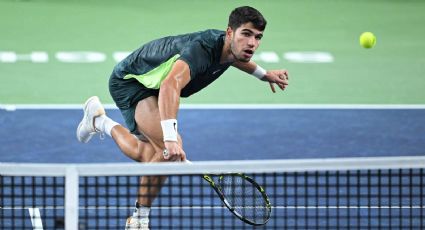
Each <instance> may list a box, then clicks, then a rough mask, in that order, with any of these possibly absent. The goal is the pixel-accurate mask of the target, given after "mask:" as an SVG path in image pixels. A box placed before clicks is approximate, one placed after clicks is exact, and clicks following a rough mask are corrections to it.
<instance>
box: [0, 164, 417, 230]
mask: <svg viewBox="0 0 425 230" xmlns="http://www.w3.org/2000/svg"><path fill="white" fill-rule="evenodd" d="M424 168H425V157H385V158H335V159H306V160H261V161H217V162H196V163H194V164H182V163H158V164H8V163H2V164H0V228H1V229H66V230H75V229H124V226H125V222H126V219H127V217H128V216H130V215H131V214H132V211H133V210H134V203H135V200H136V197H137V191H138V189H139V184H140V176H141V175H157V176H165V175H167V176H168V179H167V180H166V181H165V183H164V184H163V187H162V189H161V192H160V194H159V196H158V197H157V198H156V199H155V201H154V203H153V205H152V209H151V213H150V229H253V228H255V229H257V228H260V229H348V228H349V229H424V226H425V215H424V211H425V210H424V209H425V207H424V198H425V192H424V182H425V178H424V176H425V175H424ZM204 173H209V174H212V175H215V174H227V173H245V174H246V175H247V176H249V177H251V178H252V179H254V180H255V181H256V182H257V183H258V184H259V185H260V186H262V188H263V189H264V191H265V193H266V194H267V195H268V198H269V200H270V203H271V215H270V220H269V221H268V222H267V223H266V224H265V225H262V226H257V227H254V226H251V225H249V224H246V223H244V222H242V221H241V220H239V219H238V218H236V217H235V216H234V215H233V214H231V212H230V211H229V210H228V209H227V208H226V207H225V206H224V205H223V203H222V202H221V200H220V199H219V197H218V196H217V194H216V192H215V191H214V189H212V188H211V186H210V185H209V183H208V182H206V181H205V180H204V179H203V178H202V177H201V176H200V175H203V174H204ZM150 186H152V185H150Z"/></svg>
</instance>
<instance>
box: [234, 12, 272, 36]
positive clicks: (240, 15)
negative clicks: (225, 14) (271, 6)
mask: <svg viewBox="0 0 425 230" xmlns="http://www.w3.org/2000/svg"><path fill="white" fill-rule="evenodd" d="M248 22H251V23H252V24H253V25H254V28H255V29H257V30H261V31H264V29H265V28H266V24H267V21H266V19H265V18H264V17H263V15H262V14H261V13H260V12H259V11H258V10H256V9H254V8H252V7H250V6H241V7H238V8H236V9H234V10H233V11H232V12H231V13H230V16H229V27H230V28H232V30H236V29H237V28H238V27H240V26H241V25H242V24H245V23H248Z"/></svg>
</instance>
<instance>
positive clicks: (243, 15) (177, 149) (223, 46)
mask: <svg viewBox="0 0 425 230" xmlns="http://www.w3.org/2000/svg"><path fill="white" fill-rule="evenodd" d="M265 27H266V20H265V19H264V17H263V16H262V15H261V13H260V12H258V11H257V10H256V9H254V8H252V7H248V6H243V7H239V8H236V9H234V10H233V11H232V12H231V14H230V16H229V24H228V28H227V30H226V31H219V30H206V31H202V32H196V33H190V34H184V35H179V36H170V37H165V38H161V39H158V40H154V41H151V42H149V43H147V44H145V45H143V46H142V47H140V48H139V49H137V50H135V51H134V52H133V53H131V54H130V55H129V56H128V57H126V58H125V59H124V60H122V61H121V62H120V63H118V64H117V65H116V67H115V68H114V70H113V72H112V75H111V77H110V80H109V90H110V93H111V96H112V98H113V99H114V101H115V103H116V105H117V107H118V108H119V109H120V111H121V113H122V115H123V117H124V119H125V122H126V124H127V127H128V129H126V128H124V127H123V126H121V125H119V124H118V123H116V122H114V121H113V120H111V119H110V118H109V117H107V116H106V115H105V111H104V109H103V107H102V105H101V103H100V101H99V99H98V98H97V97H91V98H89V99H88V100H87V102H86V104H85V107H84V118H83V120H82V121H81V123H80V125H79V126H78V129H77V138H78V140H79V141H81V142H84V143H86V142H88V141H89V140H90V138H91V137H92V136H93V135H94V134H96V133H106V134H108V135H109V136H111V137H112V138H113V139H114V140H115V142H116V144H117V145H118V147H119V148H120V149H121V151H122V152H123V153H124V154H126V155H127V156H128V157H130V158H131V159H133V160H135V161H140V162H161V161H178V160H182V161H184V160H186V154H185V152H184V150H183V147H182V146H183V145H182V139H181V137H180V135H179V134H178V132H177V126H178V124H177V112H178V109H179V99H180V97H188V96H190V95H192V94H194V93H196V92H198V91H199V90H201V89H203V88H204V87H206V86H207V85H209V84H210V83H211V82H213V81H214V80H216V79H217V78H218V77H219V76H220V75H222V74H223V72H224V71H226V70H227V69H228V68H229V67H230V66H233V67H236V68H238V69H240V70H242V71H244V72H247V73H249V74H252V75H254V76H255V77H257V78H259V79H261V80H263V81H266V82H269V83H270V86H271V89H272V91H273V92H275V88H274V85H273V84H277V86H278V87H279V88H280V89H281V90H284V89H285V87H286V86H287V85H288V73H287V71H286V70H269V71H266V70H264V69H263V68H261V67H260V66H258V65H257V64H256V63H255V62H253V61H251V58H252V56H253V54H254V52H255V51H256V49H257V48H258V46H259V44H260V41H261V38H262V37H263V31H264V29H265ZM133 134H134V135H133ZM136 136H137V138H136ZM164 180H165V178H164V177H153V176H150V177H147V176H146V177H142V179H141V187H140V189H139V196H138V198H137V201H136V208H135V211H134V213H133V216H132V217H130V218H129V219H128V220H127V224H126V227H127V228H131V229H147V228H148V222H149V219H148V216H149V211H150V207H151V204H152V202H153V199H154V198H155V197H156V195H157V194H158V193H159V190H160V187H161V185H162V183H163V182H164ZM147 185H150V186H147ZM154 185H157V186H154Z"/></svg>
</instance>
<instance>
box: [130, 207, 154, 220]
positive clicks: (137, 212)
mask: <svg viewBox="0 0 425 230" xmlns="http://www.w3.org/2000/svg"><path fill="white" fill-rule="evenodd" d="M150 211H151V208H149V207H145V206H140V207H138V208H136V209H134V212H133V217H137V218H139V219H142V218H145V217H149V212H150Z"/></svg>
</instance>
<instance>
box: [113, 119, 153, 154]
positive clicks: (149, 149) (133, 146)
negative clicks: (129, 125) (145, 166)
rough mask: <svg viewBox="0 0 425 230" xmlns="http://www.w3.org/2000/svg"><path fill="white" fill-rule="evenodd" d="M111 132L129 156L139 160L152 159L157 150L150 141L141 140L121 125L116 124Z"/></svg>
mask: <svg viewBox="0 0 425 230" xmlns="http://www.w3.org/2000/svg"><path fill="white" fill-rule="evenodd" d="M111 134H112V138H113V139H114V141H115V143H116V144H117V145H118V147H119V148H120V149H121V151H122V152H123V153H124V154H125V155H127V156H128V157H129V158H131V159H133V160H135V161H139V162H150V161H151V158H152V156H153V155H154V153H155V150H154V148H153V146H152V145H151V144H150V143H149V142H144V141H141V140H139V139H138V138H137V137H135V136H134V135H133V134H131V133H130V132H129V131H128V129H126V128H124V127H123V126H121V125H116V126H114V128H112V131H111Z"/></svg>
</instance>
